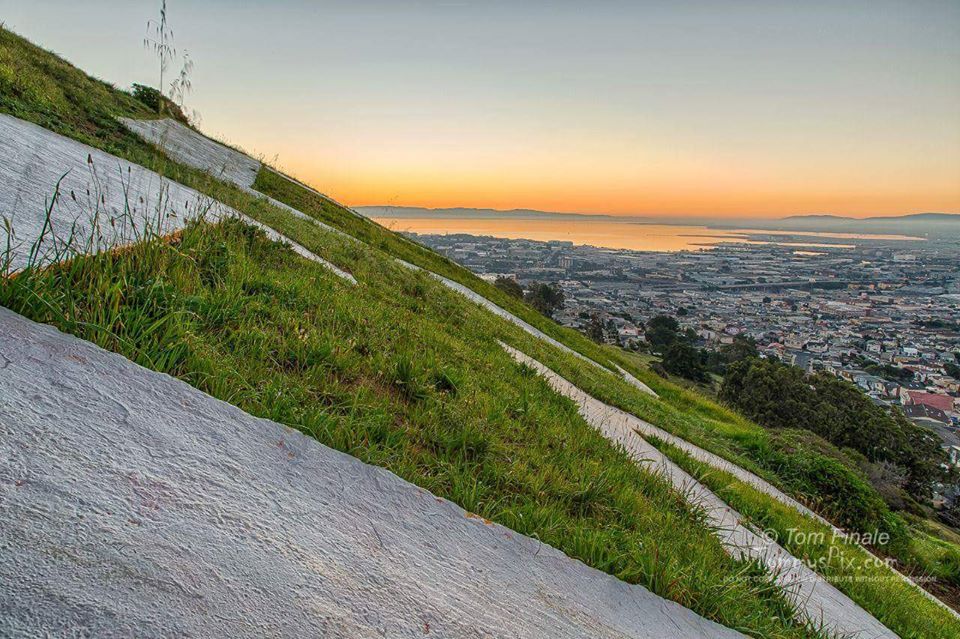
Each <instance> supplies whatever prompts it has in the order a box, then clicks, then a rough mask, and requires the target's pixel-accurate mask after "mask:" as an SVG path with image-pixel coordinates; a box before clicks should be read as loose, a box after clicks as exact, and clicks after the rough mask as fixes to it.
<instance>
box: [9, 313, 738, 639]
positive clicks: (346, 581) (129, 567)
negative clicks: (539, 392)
mask: <svg viewBox="0 0 960 639" xmlns="http://www.w3.org/2000/svg"><path fill="white" fill-rule="evenodd" d="M0 553H2V561H0V636H4V637H7V636H10V637H49V636H57V637H66V636H71V637H80V636H92V637H142V638H152V637H188V636H192V637H230V638H237V637H332V638H339V637H343V638H354V637H391V638H404V637H410V638H412V637H518V638H521V637H522V638H528V637H544V638H550V639H563V638H571V639H573V638H581V637H595V638H601V639H603V638H611V639H612V638H617V639H622V638H626V637H635V638H644V639H657V638H659V639H677V638H687V637H690V638H694V637H695V638H699V639H715V638H720V639H726V638H733V637H739V636H740V635H739V634H737V633H736V632H733V631H732V630H729V629H726V628H723V627H721V626H718V625H716V624H713V623H711V622H708V621H705V620H704V619H702V618H701V617H698V616H697V615H695V614H694V613H692V612H691V611H689V610H687V609H685V608H683V607H681V606H679V605H677V604H675V603H672V602H669V601H666V600H664V599H662V598H660V597H657V596H655V595H653V594H652V593H650V592H649V591H647V590H645V589H644V588H641V587H639V586H631V585H628V584H626V583H624V582H621V581H619V580H617V579H615V578H613V577H611V576H610V575H607V574H605V573H602V572H599V571H597V570H594V569H591V568H588V567H587V566H585V565H584V564H582V563H580V562H578V561H574V560H572V559H570V558H569V557H567V556H565V555H563V554H562V553H560V552H559V551H557V550H555V549H553V548H551V547H549V546H545V545H543V544H541V543H539V542H537V541H536V540H533V539H530V538H528V537H524V536H521V535H518V534H516V533H514V532H512V531H510V530H508V529H506V528H503V527H501V526H498V525H495V524H491V523H489V522H484V521H483V520H480V519H479V518H476V517H473V516H471V515H469V514H468V513H466V512H465V511H463V510H462V509H460V508H459V507H457V506H456V505H454V504H452V503H450V502H448V501H446V500H443V499H439V498H437V497H435V496H434V495H432V494H430V493H428V492H426V491H424V490H422V489H420V488H417V487H416V486H414V485H412V484H409V483H407V482H405V481H403V480H401V479H399V478H398V477H396V476H395V475H393V474H391V473H389V472H387V471H386V470H383V469H381V468H377V467H373V466H368V465H366V464H363V463H361V462H359V461H358V460H356V459H354V458H352V457H350V456H348V455H345V454H342V453H339V452H336V451H333V450H331V449H329V448H326V447H325V446H322V445H321V444H319V443H318V442H317V441H316V440H314V439H312V438H309V437H306V436H304V435H302V434H300V433H299V432H296V431H293V430H291V429H289V428H287V427H285V426H282V425H279V424H276V423H274V422H271V421H268V420H264V419H258V418H254V417H252V416H250V415H247V414H246V413H244V412H242V411H240V410H239V409H237V408H236V407H233V406H231V405H229V404H227V403H224V402H221V401H219V400H216V399H214V398H212V397H210V396H208V395H205V394H203V393H201V392H200V391H198V390H196V389H195V388H193V387H191V386H189V385H187V384H185V383H182V382H180V381H178V380H176V379H173V378H171V377H169V376H166V375H162V374H159V373H155V372H152V371H149V370H147V369H144V368H141V367H139V366H137V365H135V364H133V363H132V362H130V361H129V360H126V359H124V358H123V357H120V356H119V355H116V354H113V353H109V352H107V351H104V350H102V349H100V348H98V347H96V346H94V345H92V344H90V343H88V342H84V341H82V340H80V339H77V338H74V337H72V336H69V335H65V334H62V333H60V332H58V331H56V330H55V329H53V328H52V327H49V326H44V325H40V324H36V323H34V322H31V321H29V320H27V319H25V318H23V317H21V316H19V315H16V314H14V313H12V312H11V311H9V310H7V309H3V308H0Z"/></svg>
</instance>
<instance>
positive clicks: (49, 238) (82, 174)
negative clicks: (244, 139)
mask: <svg viewBox="0 0 960 639" xmlns="http://www.w3.org/2000/svg"><path fill="white" fill-rule="evenodd" d="M0 158H2V162H0V217H2V218H5V219H6V220H7V222H8V223H9V227H0V240H2V246H3V247H6V242H7V239H8V238H9V240H10V243H11V246H10V248H11V251H10V263H9V265H7V266H8V268H9V269H10V270H11V271H18V270H20V269H22V268H24V267H26V266H27V265H28V263H29V262H30V259H31V257H30V253H31V246H32V245H33V243H34V242H35V241H36V240H37V238H39V237H40V236H41V234H42V233H44V234H45V240H44V242H43V243H42V244H41V245H40V251H39V253H38V255H37V257H36V258H34V262H35V263H36V264H39V265H42V264H46V263H49V262H50V261H53V260H54V259H57V258H59V259H68V258H70V257H73V256H76V255H79V254H88V253H95V252H98V251H102V250H109V249H112V248H115V247H117V246H124V245H127V244H131V243H134V242H137V241H140V240H142V239H143V238H144V237H151V236H156V235H167V234H169V233H172V232H174V231H176V230H179V229H181V228H183V227H184V226H185V225H186V224H187V222H188V221H190V220H192V219H196V218H199V217H203V218H205V219H207V220H211V221H213V220H218V219H222V218H223V217H229V216H233V217H239V218H240V219H242V220H243V221H244V222H246V223H248V224H252V225H254V226H257V227H258V228H260V229H262V230H263V231H264V232H265V233H266V234H267V236H268V237H269V238H270V239H271V240H273V241H277V242H282V243H285V244H288V245H289V246H290V247H291V248H292V249H293V250H294V251H295V252H296V253H298V254H299V255H301V256H303V257H305V258H307V259H310V260H313V261H315V262H318V263H320V264H322V265H323V266H324V267H326V268H327V269H329V270H330V271H331V272H333V273H334V274H336V275H338V276H339V277H341V278H343V279H344V280H346V281H348V282H350V283H352V284H356V279H354V277H353V276H352V275H350V274H349V273H347V272H346V271H344V270H342V269H340V268H338V267H337V266H335V265H334V264H331V263H330V262H328V261H327V260H325V259H323V258H321V257H320V256H318V255H315V254H313V253H311V252H310V251H308V250H307V249H306V248H304V247H303V246H300V245H299V244H297V243H296V242H294V241H293V240H291V239H289V238H287V237H285V236H284V235H282V234H281V233H279V232H277V231H275V230H274V229H272V228H270V227H268V226H266V225H265V224H262V223H260V222H258V221H256V220H254V219H252V218H250V217H248V216H246V215H244V214H242V213H240V212H239V211H236V210H234V209H232V208H230V207H228V206H226V205H224V204H222V203H220V202H217V201H216V200H213V199H211V198H209V197H207V196H205V195H203V194H201V193H199V192H198V191H195V190H194V189H191V188H188V187H186V186H183V185H181V184H178V183H177V182H173V181H171V180H167V179H165V178H163V177H161V176H160V175H159V174H157V173H155V172H153V171H149V170H147V169H145V168H144V167H142V166H140V165H138V164H134V163H132V162H128V161H126V160H123V159H121V158H119V157H117V156H115V155H111V154H109V153H105V152H103V151H99V150H97V149H95V148H93V147H91V146H87V145H85V144H81V143H80V142H76V141H74V140H71V139H69V138H67V137H64V136H62V135H59V134H57V133H54V132H52V131H48V130H47V129H44V128H42V127H39V126H37V125H35V124H31V123H29V122H25V121H23V120H20V119H18V118H14V117H12V116H9V115H4V114H0ZM58 183H59V187H58V186H57V185H58ZM48 212H49V216H47V213H48Z"/></svg>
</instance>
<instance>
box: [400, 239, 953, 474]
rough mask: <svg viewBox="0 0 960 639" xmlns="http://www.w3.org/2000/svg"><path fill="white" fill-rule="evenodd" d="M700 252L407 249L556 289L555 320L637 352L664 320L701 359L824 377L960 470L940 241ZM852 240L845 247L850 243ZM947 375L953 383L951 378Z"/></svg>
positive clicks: (434, 243) (458, 242)
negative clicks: (743, 357) (735, 347)
mask: <svg viewBox="0 0 960 639" xmlns="http://www.w3.org/2000/svg"><path fill="white" fill-rule="evenodd" d="M751 237H752V238H756V239H754V241H753V242H742V243H734V244H720V245H718V246H717V247H715V248H712V249H710V250H700V251H685V252H677V253H654V252H640V251H629V250H614V249H607V248H598V247H593V246H578V245H574V244H573V243H572V242H562V241H554V242H537V241H531V240H522V239H512V240H511V239H501V238H493V237H474V236H468V235H420V236H416V239H417V240H418V241H420V242H422V243H424V244H426V245H428V246H430V247H431V248H434V249H435V250H438V251H440V252H442V253H444V254H446V255H447V256H449V257H450V258H452V259H454V260H456V261H457V262H459V263H461V264H464V265H465V266H467V267H469V268H471V269H472V270H474V271H476V272H478V273H480V274H481V275H482V276H484V277H486V278H488V279H491V280H493V279H496V278H497V277H509V278H514V279H516V280H517V281H518V282H520V284H521V285H523V286H525V287H529V286H530V284H531V283H533V282H556V283H558V284H559V285H560V286H561V288H562V289H563V294H564V298H565V301H564V306H563V308H562V309H561V310H559V311H557V312H556V313H555V317H556V319H558V320H559V321H560V322H562V323H563V324H565V325H567V326H571V327H575V328H578V329H580V330H584V331H587V330H588V327H589V325H590V324H591V321H595V320H594V318H595V317H597V318H599V319H600V321H601V322H602V325H603V327H604V331H603V332H604V339H605V341H608V342H611V343H619V344H620V345H622V346H624V347H627V348H638V347H642V345H643V343H644V337H645V336H644V323H645V322H646V321H647V320H649V319H650V318H651V317H654V316H656V315H660V314H664V315H671V316H674V317H676V318H677V320H679V322H680V324H681V326H682V327H684V328H689V329H692V330H693V331H695V332H696V335H697V337H698V339H699V345H700V346H702V347H705V348H708V349H711V350H716V349H719V348H720V347H721V346H722V345H724V344H729V343H732V342H733V340H734V337H735V336H737V335H741V334H742V335H745V336H749V337H752V338H753V339H755V340H756V342H757V345H758V348H759V350H760V353H761V355H763V356H766V357H776V358H778V359H779V360H781V361H783V362H785V363H788V364H793V365H796V366H799V367H801V368H803V369H805V370H807V371H808V372H813V371H819V370H822V371H827V372H829V373H832V374H834V375H836V376H838V377H841V378H843V379H847V380H849V381H851V382H853V383H855V384H856V385H857V386H859V387H860V388H861V389H862V390H863V391H864V392H865V393H866V394H868V395H869V396H870V397H871V398H872V399H873V400H874V401H875V402H877V403H880V404H884V405H899V406H901V407H902V409H903V410H904V413H905V414H906V415H907V416H908V417H909V418H910V419H911V420H913V421H915V422H917V423H922V424H924V425H926V426H930V427H932V428H934V430H936V431H937V432H938V433H940V434H941V436H942V437H943V438H944V440H945V442H946V444H947V445H948V446H950V447H951V453H952V455H953V457H954V458H955V459H956V460H958V461H960V436H958V435H957V432H956V429H957V428H958V427H960V397H958V395H960V393H958V391H960V380H958V375H960V373H958V369H957V368H956V367H957V366H960V359H958V358H960V261H958V259H957V246H956V245H955V244H952V243H948V242H938V241H906V240H899V241H892V240H881V239H866V240H864V239H855V240H851V239H843V238H830V237H827V238H823V237H816V238H812V237H809V236H802V237H800V236H796V237H777V236H768V235H759V234H758V235H756V236H751ZM853 242H855V244H854V243H853ZM951 373H952V374H951Z"/></svg>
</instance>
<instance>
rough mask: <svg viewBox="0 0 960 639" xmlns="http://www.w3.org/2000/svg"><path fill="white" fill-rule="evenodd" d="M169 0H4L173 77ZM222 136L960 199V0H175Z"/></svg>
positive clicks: (389, 156)
mask: <svg viewBox="0 0 960 639" xmlns="http://www.w3.org/2000/svg"><path fill="white" fill-rule="evenodd" d="M158 7H159V1H157V0H122V1H121V0H83V1H82V2H81V1H77V0H71V1H62V2H61V1H44V0H32V1H25V0H0V20H2V21H4V22H5V23H6V26H7V27H9V28H12V29H14V30H15V31H17V32H19V33H20V34H22V35H24V36H26V37H28V38H30V39H31V40H33V41H35V42H37V43H38V44H41V45H42V46H44V47H46V48H48V49H51V50H53V51H56V52H57V53H59V54H61V55H63V56H65V57H66V58H67V59H68V60H70V61H71V62H73V63H74V64H76V65H78V66H80V67H81V68H83V69H84V70H86V71H88V72H90V73H92V74H93V75H96V76H98V77H101V78H103V79H105V80H108V81H110V82H113V83H114V84H117V85H118V86H123V87H126V86H128V85H129V84H130V83H131V82H134V81H136V82H143V83H153V84H156V75H157V72H156V70H155V64H154V62H153V60H152V58H151V56H150V54H149V53H148V52H147V51H145V50H144V49H143V47H142V39H143V35H144V25H145V23H146V21H147V19H148V18H151V17H153V16H154V14H155V13H156V11H157V9H158ZM169 16H170V21H171V25H172V27H173V28H174V31H175V36H176V44H177V47H178V48H179V49H180V50H183V49H187V50H189V52H190V54H191V56H192V57H193V59H194V60H195V63H196V68H195V71H194V78H193V81H194V92H193V95H191V96H190V99H189V101H188V103H189V105H190V106H192V107H193V108H196V109H197V110H198V111H199V112H200V113H201V115H202V117H203V120H202V123H201V127H202V128H203V129H204V130H205V131H206V132H208V133H210V134H213V135H215V136H218V137H220V138H222V139H225V140H228V141H230V142H232V143H235V144H238V145H240V146H242V147H243V148H245V149H247V150H248V151H252V152H255V153H258V154H262V155H263V156H264V157H265V158H266V159H268V160H274V161H275V162H276V163H277V164H278V165H279V166H280V167H281V168H283V169H285V170H287V171H289V172H291V173H293V174H295V175H297V176H298V177H300V178H302V179H304V180H305V181H307V182H309V183H311V184H313V185H315V186H317V187H318V188H320V189H322V190H325V191H326V192H329V193H330V194H331V195H334V196H335V197H338V198H340V199H342V200H344V201H346V202H347V203H349V204H354V205H365V204H390V205H410V206H429V207H449V206H470V207H491V208H535V209H542V210H550V211H580V212H604V213H614V214H638V215H669V216H680V215H696V216H704V215H714V214H716V215H719V216H738V217H739V216H781V215H788V214H796V213H836V214H842V215H856V216H863V215H893V214H902V213H914V212H924V211H943V212H960V2H958V1H957V0H946V1H942V2H934V1H923V0H914V1H905V2H886V1H884V0H869V1H862V2H842V1H836V2H815V1H808V2H792V1H791V2H775V1H773V0H770V1H766V2H761V1H756V2H745V1H740V2H722V1H719V0H713V1H707V2H683V1H677V2H666V1H664V2H639V1H635V2H612V1H610V2H602V1H601V2H583V3H577V4H574V3H568V2H536V1H533V0H524V1H523V2H472V1H462V2H461V1H457V2H427V1H421V2H401V1H399V0H397V1H393V2H362V1H356V2H307V1H305V0H301V1H294V0H287V1H273V2H250V1H235V2H228V1H227V0H204V1H203V2H200V1H194V2H188V1H186V0H169Z"/></svg>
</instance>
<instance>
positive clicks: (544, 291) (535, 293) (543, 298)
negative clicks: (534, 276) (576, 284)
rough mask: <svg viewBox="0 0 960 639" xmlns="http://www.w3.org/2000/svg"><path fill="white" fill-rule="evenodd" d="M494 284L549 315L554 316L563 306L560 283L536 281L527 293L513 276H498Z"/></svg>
mask: <svg viewBox="0 0 960 639" xmlns="http://www.w3.org/2000/svg"><path fill="white" fill-rule="evenodd" d="M493 285H494V286H496V287H497V288H499V289H500V290H502V291H504V292H505V293H506V294H507V295H510V296H512V297H516V298H517V299H523V300H526V302H527V303H528V304H530V306H532V307H533V308H535V309H537V310H538V311H540V312H541V313H543V314H544V315H546V316H547V317H553V314H554V313H556V312H557V311H558V310H560V309H561V308H563V302H564V297H563V289H562V288H560V285H559V284H556V283H554V284H543V283H541V282H534V283H533V284H531V285H530V288H529V289H528V290H527V292H526V293H524V292H523V287H522V286H520V283H519V282H517V280H515V279H513V278H511V277H498V278H497V279H496V280H495V281H494V283H493Z"/></svg>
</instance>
